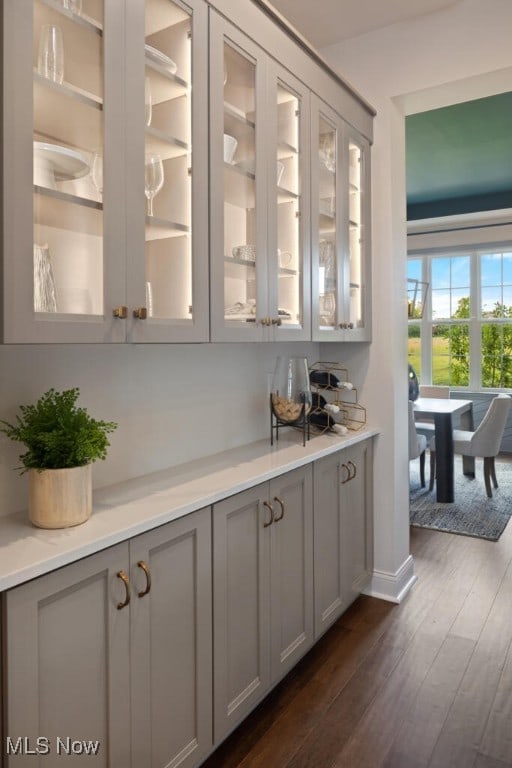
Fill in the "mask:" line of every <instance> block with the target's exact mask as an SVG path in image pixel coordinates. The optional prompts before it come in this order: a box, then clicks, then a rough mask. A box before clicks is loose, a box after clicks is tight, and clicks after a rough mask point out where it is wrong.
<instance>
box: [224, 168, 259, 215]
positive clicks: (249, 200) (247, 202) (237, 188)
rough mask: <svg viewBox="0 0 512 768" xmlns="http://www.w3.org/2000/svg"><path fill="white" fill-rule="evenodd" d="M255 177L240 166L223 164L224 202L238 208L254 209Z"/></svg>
mask: <svg viewBox="0 0 512 768" xmlns="http://www.w3.org/2000/svg"><path fill="white" fill-rule="evenodd" d="M255 179H256V177H255V175H254V174H253V173H251V172H250V171H246V170H244V169H243V168H242V167H240V166H236V165H229V164H228V163H224V190H225V191H224V200H225V202H226V203H230V204H231V205H235V206H237V207H238V208H246V209H248V208H254V206H255V203H256V190H255V187H256V183H255Z"/></svg>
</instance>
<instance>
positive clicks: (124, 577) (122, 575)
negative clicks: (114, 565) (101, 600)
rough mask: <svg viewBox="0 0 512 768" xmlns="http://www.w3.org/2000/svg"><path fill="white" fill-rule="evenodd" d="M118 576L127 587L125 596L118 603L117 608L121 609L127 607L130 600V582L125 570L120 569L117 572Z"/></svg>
mask: <svg viewBox="0 0 512 768" xmlns="http://www.w3.org/2000/svg"><path fill="white" fill-rule="evenodd" d="M116 575H117V578H118V579H121V581H122V582H123V584H124V589H125V598H124V600H122V601H121V602H120V603H118V604H117V610H118V611H120V610H121V608H126V606H127V605H128V604H129V602H130V582H129V581H128V576H127V575H126V573H125V572H124V571H118V572H117V574H116Z"/></svg>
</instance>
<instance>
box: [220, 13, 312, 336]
mask: <svg viewBox="0 0 512 768" xmlns="http://www.w3.org/2000/svg"><path fill="white" fill-rule="evenodd" d="M210 89H211V94H210V112H211V141H210V153H211V155H210V163H211V165H210V178H211V185H212V186H211V203H210V205H211V207H210V211H211V232H212V237H211V270H212V271H211V281H212V282H211V297H210V306H211V326H212V327H211V334H212V339H213V340H215V341H238V340H239V341H242V340H247V341H249V340H253V341H256V340H277V339H280V338H282V339H287V338H289V339H292V338H296V339H301V338H309V327H308V324H307V322H305V311H307V312H309V303H307V302H305V300H304V296H305V295H307V291H306V290H305V287H304V279H305V265H306V266H307V265H308V264H309V250H308V246H307V243H308V239H307V237H305V236H304V227H305V226H306V223H305V221H304V218H303V216H302V215H301V214H302V213H303V194H304V192H303V190H304V188H305V186H306V184H307V179H306V180H305V179H304V178H303V177H304V166H305V163H306V153H303V152H302V146H304V144H303V141H304V139H306V140H307V139H308V136H307V127H308V123H309V119H308V115H309V112H308V104H304V102H306V100H307V97H306V95H305V90H304V89H303V88H302V87H301V86H300V84H298V83H295V81H294V78H292V77H291V76H288V77H287V76H286V73H285V71H284V70H281V69H280V68H279V67H278V65H276V64H275V63H274V62H273V61H272V60H271V59H269V57H268V56H267V55H266V54H265V53H264V52H263V51H262V50H261V49H260V48H258V47H257V46H256V45H254V44H253V43H252V42H251V41H250V40H249V39H248V38H246V37H245V35H243V34H241V33H240V32H239V31H238V30H236V29H235V28H234V27H232V26H231V25H229V24H228V23H226V22H224V21H223V20H222V19H221V18H220V17H219V16H218V15H217V14H215V13H214V12H212V13H211V58H210ZM303 107H304V109H303ZM308 318H309V315H308Z"/></svg>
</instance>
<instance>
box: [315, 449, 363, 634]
mask: <svg viewBox="0 0 512 768" xmlns="http://www.w3.org/2000/svg"><path fill="white" fill-rule="evenodd" d="M372 465H373V459H372V441H371V440H367V441H364V442H361V443H358V444H356V445H355V446H353V447H352V448H347V449H345V450H343V451H340V452H338V453H335V454H332V455H331V456H326V457H325V458H322V459H319V460H318V461H315V462H314V509H315V515H314V531H315V533H314V541H315V573H314V584H315V638H317V637H319V636H320V635H321V634H322V633H323V632H325V630H326V629H327V628H328V627H330V626H331V624H333V623H334V621H335V620H336V619H337V618H338V617H339V616H340V615H341V614H342V613H343V611H345V610H346V608H347V607H348V606H349V605H350V603H352V602H353V601H354V600H355V598H356V597H357V596H358V595H359V594H360V593H361V592H362V591H363V589H364V588H365V587H366V586H367V584H368V582H369V579H370V576H371V572H372V568H373V526H372V520H373V500H372V485H373V483H372Z"/></svg>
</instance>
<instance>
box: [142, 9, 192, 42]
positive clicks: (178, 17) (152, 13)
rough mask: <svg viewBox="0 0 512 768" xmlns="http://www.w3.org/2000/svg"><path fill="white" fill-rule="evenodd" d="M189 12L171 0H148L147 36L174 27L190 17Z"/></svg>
mask: <svg viewBox="0 0 512 768" xmlns="http://www.w3.org/2000/svg"><path fill="white" fill-rule="evenodd" d="M188 18H189V17H188V14H187V13H186V12H185V11H183V10H182V9H181V8H180V7H179V6H176V5H174V4H173V3H170V2H169V0H147V2H146V37H149V36H150V35H154V34H155V33H156V32H161V31H162V30H164V29H168V28H169V27H174V26H175V25H176V24H180V23H181V22H182V21H185V20H186V19H188Z"/></svg>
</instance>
